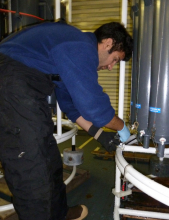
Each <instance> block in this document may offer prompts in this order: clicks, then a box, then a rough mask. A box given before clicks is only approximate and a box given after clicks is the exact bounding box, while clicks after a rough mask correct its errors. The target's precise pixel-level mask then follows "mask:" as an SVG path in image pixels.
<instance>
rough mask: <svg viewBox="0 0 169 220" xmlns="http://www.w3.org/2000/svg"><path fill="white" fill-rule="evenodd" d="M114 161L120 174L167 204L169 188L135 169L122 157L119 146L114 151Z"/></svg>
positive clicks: (168, 202) (168, 203) (168, 201)
mask: <svg viewBox="0 0 169 220" xmlns="http://www.w3.org/2000/svg"><path fill="white" fill-rule="evenodd" d="M116 161H117V164H120V166H119V169H120V171H121V172H122V174H123V175H125V177H126V178H127V180H128V181H130V182H131V183H133V184H134V185H135V186H136V187H137V188H139V189H140V190H141V191H143V192H145V193H146V194H147V195H149V196H151V197H153V198H154V199H156V200H158V201H160V202H162V203H164V204H166V205H169V188H167V187H165V186H163V185H161V184H159V183H156V182H155V181H153V180H151V179H149V178H147V177H146V176H144V175H143V174H141V173H139V172H138V171H137V170H135V169H134V168H133V167H132V166H131V165H129V164H128V163H127V162H126V160H125V159H124V158H123V156H122V150H121V149H119V148H118V149H117V151H116ZM122 167H123V168H122Z"/></svg>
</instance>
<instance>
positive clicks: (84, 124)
mask: <svg viewBox="0 0 169 220" xmlns="http://www.w3.org/2000/svg"><path fill="white" fill-rule="evenodd" d="M76 123H77V124H78V125H79V126H80V127H81V128H83V129H84V130H85V131H88V130H89V128H90V127H91V126H92V122H90V121H86V120H85V119H84V118H83V117H82V116H80V117H79V118H78V119H77V120H76Z"/></svg>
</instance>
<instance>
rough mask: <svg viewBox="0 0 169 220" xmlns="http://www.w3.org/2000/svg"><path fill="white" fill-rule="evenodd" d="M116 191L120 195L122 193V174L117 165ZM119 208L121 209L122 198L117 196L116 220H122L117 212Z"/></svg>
mask: <svg viewBox="0 0 169 220" xmlns="http://www.w3.org/2000/svg"><path fill="white" fill-rule="evenodd" d="M115 190H116V193H119V192H120V191H121V173H120V170H119V168H118V166H117V165H116V178H115ZM119 207H120V198H119V197H117V196H115V206H114V218H115V216H116V220H120V219H119V215H118V211H117V210H118V208H119Z"/></svg>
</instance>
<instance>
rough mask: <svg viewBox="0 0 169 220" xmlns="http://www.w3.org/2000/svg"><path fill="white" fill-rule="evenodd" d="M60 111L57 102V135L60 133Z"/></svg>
mask: <svg viewBox="0 0 169 220" xmlns="http://www.w3.org/2000/svg"><path fill="white" fill-rule="evenodd" d="M61 120H62V112H61V110H60V108H59V105H58V103H57V135H59V136H61V135H62V122H61Z"/></svg>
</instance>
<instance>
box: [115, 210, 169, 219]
mask: <svg viewBox="0 0 169 220" xmlns="http://www.w3.org/2000/svg"><path fill="white" fill-rule="evenodd" d="M118 212H119V214H121V215H124V214H126V215H132V216H142V217H145V218H149V217H150V218H159V219H169V214H167V213H161V212H149V211H140V210H131V209H122V208H120V209H118Z"/></svg>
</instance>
